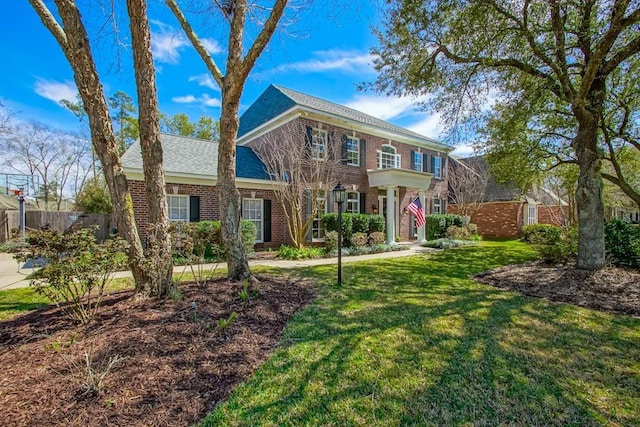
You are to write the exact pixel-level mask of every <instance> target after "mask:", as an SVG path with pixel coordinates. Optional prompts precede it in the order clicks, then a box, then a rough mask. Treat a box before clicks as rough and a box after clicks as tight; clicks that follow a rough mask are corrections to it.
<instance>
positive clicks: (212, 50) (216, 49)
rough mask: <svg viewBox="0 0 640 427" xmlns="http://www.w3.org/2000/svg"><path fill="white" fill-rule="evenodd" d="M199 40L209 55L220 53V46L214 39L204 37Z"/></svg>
mask: <svg viewBox="0 0 640 427" xmlns="http://www.w3.org/2000/svg"><path fill="white" fill-rule="evenodd" d="M200 41H201V42H202V44H203V45H204V48H205V49H207V52H209V55H217V54H219V53H222V46H220V44H218V42H217V41H216V40H214V39H207V38H204V39H201V40H200Z"/></svg>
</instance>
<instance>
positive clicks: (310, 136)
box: [304, 126, 313, 154]
mask: <svg viewBox="0 0 640 427" xmlns="http://www.w3.org/2000/svg"><path fill="white" fill-rule="evenodd" d="M311 141H313V128H312V127H311V126H307V132H306V134H305V137H304V145H305V147H306V148H307V153H309V154H310V153H311Z"/></svg>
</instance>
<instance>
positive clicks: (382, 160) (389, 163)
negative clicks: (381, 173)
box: [378, 145, 400, 169]
mask: <svg viewBox="0 0 640 427" xmlns="http://www.w3.org/2000/svg"><path fill="white" fill-rule="evenodd" d="M396 153H397V151H396V147H394V146H393V145H383V146H382V148H381V149H380V150H379V151H378V169H391V168H399V167H400V155H398V154H396Z"/></svg>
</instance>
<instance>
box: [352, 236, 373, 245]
mask: <svg viewBox="0 0 640 427" xmlns="http://www.w3.org/2000/svg"><path fill="white" fill-rule="evenodd" d="M368 241H369V238H368V237H367V235H366V234H364V233H353V235H352V236H351V244H352V245H353V246H355V247H356V248H360V247H362V246H367V242H368Z"/></svg>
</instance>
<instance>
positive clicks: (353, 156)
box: [347, 136, 360, 166]
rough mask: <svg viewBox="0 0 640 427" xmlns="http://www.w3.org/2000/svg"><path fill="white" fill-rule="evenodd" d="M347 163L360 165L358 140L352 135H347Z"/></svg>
mask: <svg viewBox="0 0 640 427" xmlns="http://www.w3.org/2000/svg"><path fill="white" fill-rule="evenodd" d="M347 164H348V165H351V166H360V140H359V139H358V138H355V137H353V136H348V137H347Z"/></svg>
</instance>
